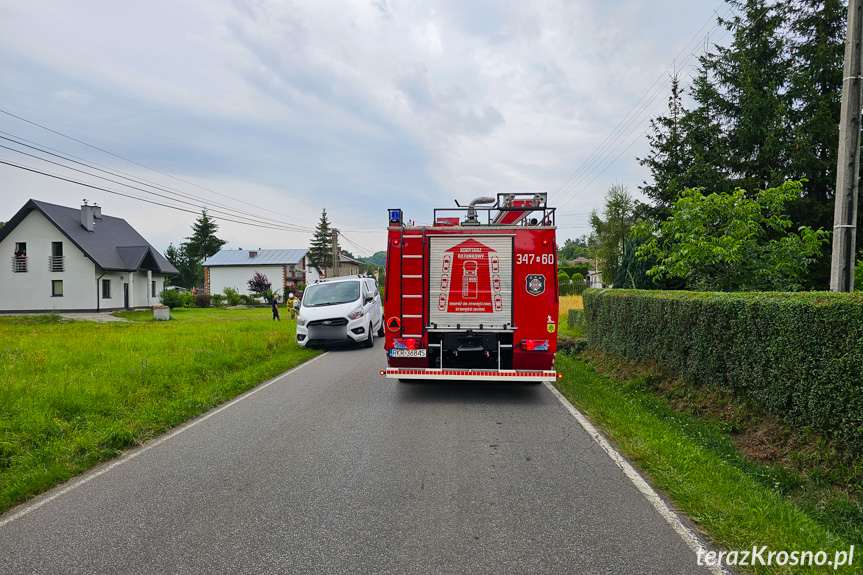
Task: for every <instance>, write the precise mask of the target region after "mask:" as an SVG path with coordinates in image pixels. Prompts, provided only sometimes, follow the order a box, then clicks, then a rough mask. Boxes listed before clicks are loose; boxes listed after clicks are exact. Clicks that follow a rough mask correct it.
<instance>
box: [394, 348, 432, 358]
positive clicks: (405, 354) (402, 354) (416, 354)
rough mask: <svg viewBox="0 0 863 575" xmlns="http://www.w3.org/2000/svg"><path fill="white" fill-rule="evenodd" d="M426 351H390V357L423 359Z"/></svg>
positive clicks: (423, 349)
mask: <svg viewBox="0 0 863 575" xmlns="http://www.w3.org/2000/svg"><path fill="white" fill-rule="evenodd" d="M425 356H426V350H425V348H422V349H391V350H390V357H425Z"/></svg>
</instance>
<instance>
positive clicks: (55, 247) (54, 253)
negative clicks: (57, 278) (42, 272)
mask: <svg viewBox="0 0 863 575" xmlns="http://www.w3.org/2000/svg"><path fill="white" fill-rule="evenodd" d="M48 269H49V270H50V271H52V272H62V271H63V242H51V257H50V258H49V260H48Z"/></svg>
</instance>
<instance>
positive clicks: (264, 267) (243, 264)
mask: <svg viewBox="0 0 863 575" xmlns="http://www.w3.org/2000/svg"><path fill="white" fill-rule="evenodd" d="M308 253H309V250H221V251H219V252H218V253H217V254H215V255H213V256H212V257H209V258H207V259H206V260H204V263H203V266H204V293H208V294H219V293H222V292H223V291H224V289H225V288H226V287H230V288H234V289H236V290H237V291H238V292H240V293H241V294H251V293H252V292H251V291H249V280H250V279H252V277H253V276H254V275H255V273H256V272H260V273H261V274H263V275H265V276H267V279H268V280H269V281H270V283H271V284H272V286H273V287H272V289H273V291H274V292H278V293H279V295H281V296H284V294H285V289H286V288H288V286H290V285H292V284H299V283H314V282H315V281H317V280H318V279H320V272H319V271H318V269H317V268H315V267H314V266H312V265H311V264H310V262H309V258H308V255H307V254H308Z"/></svg>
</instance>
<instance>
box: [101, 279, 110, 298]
mask: <svg viewBox="0 0 863 575" xmlns="http://www.w3.org/2000/svg"><path fill="white" fill-rule="evenodd" d="M102 299H111V280H102Z"/></svg>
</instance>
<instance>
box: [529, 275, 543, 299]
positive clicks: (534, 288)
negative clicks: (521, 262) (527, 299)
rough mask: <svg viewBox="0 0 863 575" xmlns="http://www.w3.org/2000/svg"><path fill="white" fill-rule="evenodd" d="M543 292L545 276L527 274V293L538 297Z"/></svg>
mask: <svg viewBox="0 0 863 575" xmlns="http://www.w3.org/2000/svg"><path fill="white" fill-rule="evenodd" d="M544 291H545V276H544V275H542V274H528V276H527V293H529V294H530V295H539V294H541V293H542V292H544Z"/></svg>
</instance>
